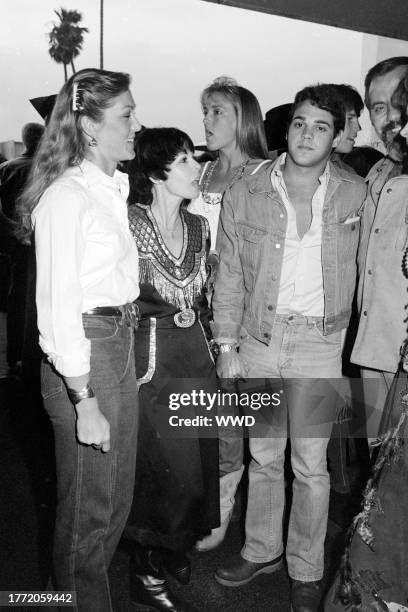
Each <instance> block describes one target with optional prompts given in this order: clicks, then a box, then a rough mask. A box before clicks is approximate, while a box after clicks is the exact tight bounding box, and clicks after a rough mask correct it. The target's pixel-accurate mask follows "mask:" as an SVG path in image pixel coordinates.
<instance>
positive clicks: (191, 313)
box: [173, 308, 196, 328]
mask: <svg viewBox="0 0 408 612" xmlns="http://www.w3.org/2000/svg"><path fill="white" fill-rule="evenodd" d="M173 320H174V324H175V325H176V326H177V327H183V328H187V327H191V326H192V325H194V323H195V320H196V313H195V310H193V309H192V308H183V310H180V312H176V314H175V315H174V317H173Z"/></svg>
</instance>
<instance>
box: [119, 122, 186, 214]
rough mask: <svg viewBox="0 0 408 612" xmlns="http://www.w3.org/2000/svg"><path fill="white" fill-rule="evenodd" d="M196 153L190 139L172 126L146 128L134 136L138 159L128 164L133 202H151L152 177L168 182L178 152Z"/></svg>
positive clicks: (130, 200)
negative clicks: (171, 165)
mask: <svg viewBox="0 0 408 612" xmlns="http://www.w3.org/2000/svg"><path fill="white" fill-rule="evenodd" d="M187 152H191V153H194V145H193V142H192V140H191V138H190V137H189V136H188V135H187V134H186V133H185V132H182V131H181V130H178V129H177V128H172V127H170V128H169V127H167V128H165V127H160V128H144V129H143V130H142V131H141V132H140V133H139V134H136V138H135V153H136V155H135V158H134V159H133V160H132V161H131V162H130V163H129V164H128V166H127V169H128V173H129V185H130V192H129V198H128V201H129V203H130V204H136V203H138V204H151V203H152V201H153V192H152V189H153V184H152V181H151V179H156V180H162V181H165V180H166V179H167V172H169V170H170V164H171V163H172V162H173V161H174V160H175V159H176V157H177V155H179V153H187Z"/></svg>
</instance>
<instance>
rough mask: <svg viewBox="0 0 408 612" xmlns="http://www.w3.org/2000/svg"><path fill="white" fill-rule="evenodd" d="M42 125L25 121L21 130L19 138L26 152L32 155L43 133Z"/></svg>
mask: <svg viewBox="0 0 408 612" xmlns="http://www.w3.org/2000/svg"><path fill="white" fill-rule="evenodd" d="M44 129H45V128H44V126H43V125H41V123H26V124H25V126H24V127H23V129H22V132H21V139H22V141H23V144H24V146H25V148H26V149H27V153H29V154H30V155H33V154H34V153H35V150H36V148H37V147H38V144H39V142H40V140H41V137H42V135H43V134H44Z"/></svg>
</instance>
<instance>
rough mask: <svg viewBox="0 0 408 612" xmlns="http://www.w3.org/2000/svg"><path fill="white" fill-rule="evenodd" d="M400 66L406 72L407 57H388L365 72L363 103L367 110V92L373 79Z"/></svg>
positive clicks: (407, 65) (407, 67) (407, 66)
mask: <svg viewBox="0 0 408 612" xmlns="http://www.w3.org/2000/svg"><path fill="white" fill-rule="evenodd" d="M400 66H405V67H406V69H407V71H408V56H406V55H398V56H396V57H388V58H387V59H385V60H382V62H378V64H376V65H375V66H373V67H372V68H370V70H369V71H368V72H367V75H366V78H365V79H364V103H365V105H366V107H367V108H368V109H369V110H370V106H369V99H368V90H369V89H370V85H371V82H372V81H373V79H376V78H377V77H379V76H384V75H385V74H388V73H389V72H392V71H393V70H395V68H399V67H400Z"/></svg>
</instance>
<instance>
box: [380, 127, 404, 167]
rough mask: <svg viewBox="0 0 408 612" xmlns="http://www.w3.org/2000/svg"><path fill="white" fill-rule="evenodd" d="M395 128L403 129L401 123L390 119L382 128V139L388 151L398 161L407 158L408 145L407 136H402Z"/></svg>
mask: <svg viewBox="0 0 408 612" xmlns="http://www.w3.org/2000/svg"><path fill="white" fill-rule="evenodd" d="M395 128H398V129H401V123H400V122H398V123H396V122H394V121H390V122H389V123H387V124H386V125H385V126H384V127H383V129H382V130H381V140H382V141H383V143H384V145H385V147H386V149H387V153H388V154H389V156H390V157H391V158H394V159H395V160H396V161H400V160H401V159H405V158H407V156H408V146H407V142H406V140H405V138H403V137H402V136H400V134H399V132H395V131H393V130H395Z"/></svg>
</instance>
